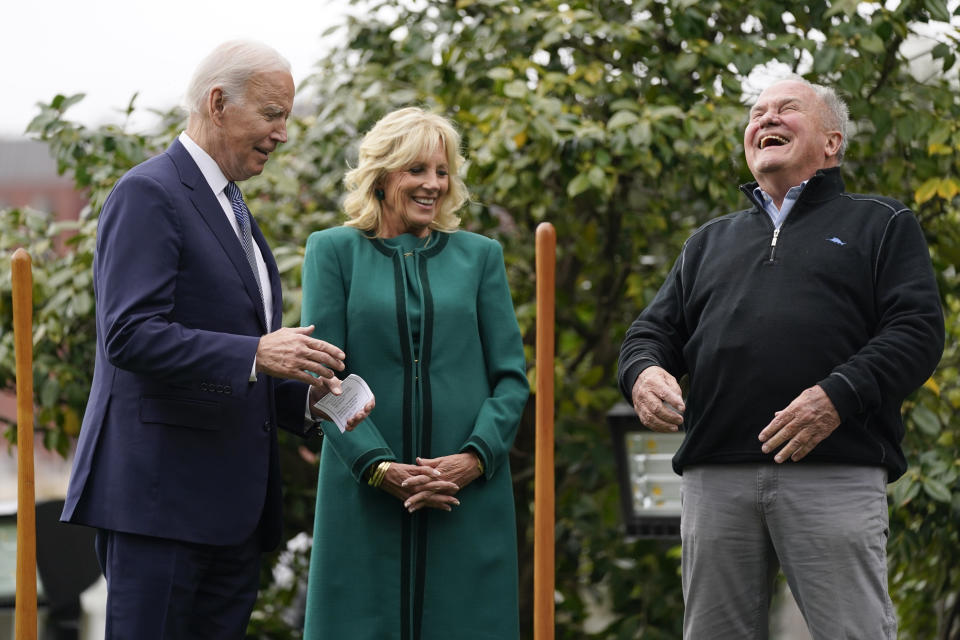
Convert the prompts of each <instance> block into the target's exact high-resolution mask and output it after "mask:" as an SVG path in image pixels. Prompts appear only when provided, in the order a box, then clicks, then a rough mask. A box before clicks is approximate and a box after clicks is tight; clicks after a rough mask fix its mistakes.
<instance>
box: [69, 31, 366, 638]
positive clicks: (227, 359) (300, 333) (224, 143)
mask: <svg viewBox="0 0 960 640" xmlns="http://www.w3.org/2000/svg"><path fill="white" fill-rule="evenodd" d="M293 95H294V85H293V79H292V77H291V74H290V65H289V63H288V62H287V61H286V60H285V59H284V58H282V57H281V56H280V55H279V54H278V53H277V52H276V51H274V50H273V49H272V48H270V47H267V46H265V45H262V44H259V43H255V42H246V41H238V42H228V43H225V44H223V45H221V46H220V47H218V48H217V49H215V50H214V51H213V52H212V53H211V54H210V55H209V56H208V57H207V58H206V59H205V60H204V61H203V62H202V63H201V64H200V66H199V67H198V69H197V71H196V73H195V75H194V77H193V80H192V81H191V83H190V87H189V89H188V94H187V100H188V103H189V107H190V118H189V121H188V124H187V130H186V132H184V133H182V134H181V135H180V137H179V138H178V139H177V140H176V141H174V142H173V144H172V145H170V147H169V148H168V149H167V150H166V152H164V153H162V154H160V155H158V156H157V157H155V158H152V159H150V160H148V161H146V162H144V163H143V164H141V165H139V166H137V167H135V168H134V169H132V170H131V171H129V172H128V173H127V174H126V175H125V176H124V177H123V178H122V179H121V180H120V181H119V182H118V183H117V185H116V187H115V188H114V190H113V192H112V193H111V194H110V196H109V197H108V198H107V200H106V202H105V203H104V206H103V212H102V213H101V216H100V223H99V230H98V237H97V251H96V257H95V259H94V265H93V272H94V290H95V293H96V300H97V314H96V317H97V358H96V365H95V369H94V379H93V386H92V388H91V391H90V399H89V403H88V405H87V411H86V414H85V416H84V420H83V427H82V430H81V433H80V440H79V443H78V446H77V453H76V458H75V460H74V467H73V472H72V474H71V478H70V486H69V489H68V495H67V499H66V505H65V507H64V512H63V516H62V519H63V520H64V521H67V522H73V523H79V524H84V525H88V526H91V527H96V528H97V529H98V533H97V552H98V555H99V558H100V563H101V567H102V568H103V570H104V574H105V575H106V578H107V589H108V598H107V620H106V630H107V632H106V635H107V637H108V638H125V639H126V638H136V639H137V640H144V639H147V638H178V639H179V638H203V639H205V640H211V639H214V638H242V637H244V634H245V630H246V625H247V622H248V620H249V616H250V612H251V610H252V608H253V604H254V601H255V599H256V594H257V584H258V576H259V566H260V562H259V561H260V554H261V552H262V551H264V550H269V549H272V548H274V547H275V546H276V545H277V544H278V543H279V541H280V535H281V534H280V523H281V514H280V505H281V490H280V471H279V468H278V455H277V435H276V430H277V427H282V428H285V429H288V430H292V431H294V432H297V433H300V434H306V433H307V432H308V431H309V430H310V429H312V427H313V420H312V415H311V410H310V406H311V404H312V402H314V401H315V400H316V399H317V398H319V397H321V396H322V395H323V394H325V393H328V392H334V393H339V392H340V383H339V380H338V379H337V378H336V377H335V375H334V372H335V371H340V370H342V369H343V366H344V365H343V360H344V357H345V354H344V353H343V352H342V351H341V350H340V349H339V348H337V347H336V346H334V345H330V344H327V343H326V342H323V341H321V340H317V339H315V338H312V337H311V335H310V334H311V333H312V331H313V327H305V328H280V323H281V305H282V302H281V293H280V286H281V285H280V277H279V273H278V271H277V265H276V263H275V261H274V259H273V255H272V254H271V252H270V248H269V247H268V246H267V244H266V242H265V240H264V238H263V235H262V234H261V233H260V230H259V228H258V227H257V225H256V222H255V221H254V220H253V219H252V217H251V216H250V214H249V210H248V209H247V207H246V204H245V203H244V201H243V196H242V195H241V193H240V191H239V188H238V187H237V185H236V183H238V182H242V181H243V180H246V179H247V178H249V177H251V176H254V175H257V174H259V173H260V172H261V171H263V167H264V165H265V164H266V162H267V159H268V157H269V155H270V154H271V153H272V152H273V151H275V150H276V148H277V146H278V145H280V144H281V143H283V142H285V141H286V139H287V132H286V120H287V117H288V116H289V115H290V110H291V108H292V106H293ZM371 409H372V402H371V403H370V404H368V405H367V406H366V407H364V409H363V410H361V411H360V412H358V413H357V414H356V415H355V416H354V417H353V418H352V419H351V420H350V425H351V426H353V425H355V424H356V423H357V422H359V421H360V420H362V419H363V418H364V417H366V415H367V414H368V413H369V411H370V410H371Z"/></svg>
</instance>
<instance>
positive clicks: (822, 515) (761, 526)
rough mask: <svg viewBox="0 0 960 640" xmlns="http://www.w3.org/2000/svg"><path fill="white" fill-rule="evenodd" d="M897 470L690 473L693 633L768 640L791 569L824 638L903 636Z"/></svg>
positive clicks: (687, 573)
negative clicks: (891, 500) (893, 537)
mask: <svg viewBox="0 0 960 640" xmlns="http://www.w3.org/2000/svg"><path fill="white" fill-rule="evenodd" d="M886 481H887V472H886V470H885V469H881V468H877V467H857V466H844V465H831V464H805V463H799V464H797V463H793V462H787V463H784V464H782V465H773V464H730V465H704V466H694V467H689V468H687V469H684V472H683V489H682V498H683V511H682V515H681V538H682V542H683V599H684V605H685V611H684V618H683V637H684V640H765V639H766V638H768V637H769V609H770V600H771V597H772V594H773V588H774V579H775V578H776V575H777V571H778V570H779V569H780V568H781V567H782V569H783V573H784V575H785V576H786V578H787V583H788V584H789V585H790V590H791V591H792V592H793V595H794V598H795V599H796V601H797V604H798V605H799V607H800V611H801V612H802V613H803V617H804V619H805V620H806V622H807V627H808V629H809V630H810V633H811V635H812V636H813V638H814V639H815V640H843V639H853V638H857V639H862V640H895V639H896V636H897V621H896V617H895V615H894V612H893V605H892V603H891V602H890V596H889V595H888V593H887V556H886V542H887V534H888V530H887V527H888V523H887V498H886Z"/></svg>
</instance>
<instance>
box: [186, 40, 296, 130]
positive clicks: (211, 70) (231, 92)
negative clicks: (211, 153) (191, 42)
mask: <svg viewBox="0 0 960 640" xmlns="http://www.w3.org/2000/svg"><path fill="white" fill-rule="evenodd" d="M270 71H286V72H288V73H289V71H290V63H289V62H288V61H287V59H286V58H284V57H283V56H281V55H280V54H279V53H278V52H277V50H276V49H274V48H273V47H270V46H268V45H265V44H263V43H261V42H256V41H254V40H231V41H229V42H224V43H223V44H221V45H220V46H218V47H217V48H216V49H214V50H213V51H212V52H210V54H209V55H207V57H206V58H204V59H203V60H202V61H201V62H200V64H199V65H198V66H197V70H196V71H194V73H193V78H191V79H190V84H189V85H188V86H187V95H186V99H185V100H186V103H187V104H186V106H187V108H188V109H189V110H190V113H191V115H193V114H196V115H199V116H203V117H206V116H208V115H210V114H209V113H208V112H207V111H208V107H207V98H208V97H209V96H210V92H211V91H213V89H214V88H216V87H219V88H220V90H221V91H222V92H223V98H224V100H225V101H227V102H229V101H231V100H238V101H242V100H243V97H244V95H246V90H247V82H248V81H249V80H250V77H251V76H253V75H255V74H258V73H266V72H270Z"/></svg>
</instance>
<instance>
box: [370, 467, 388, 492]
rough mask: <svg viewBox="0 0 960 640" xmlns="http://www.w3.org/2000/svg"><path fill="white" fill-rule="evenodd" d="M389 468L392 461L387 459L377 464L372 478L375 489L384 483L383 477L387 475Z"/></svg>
mask: <svg viewBox="0 0 960 640" xmlns="http://www.w3.org/2000/svg"><path fill="white" fill-rule="evenodd" d="M389 468H390V462H389V461H386V460H385V461H383V462H381V463H380V464H379V465H377V470H376V471H375V472H374V473H373V477H372V478H370V486H371V487H373V488H374V489H376V488H379V487H380V485H381V484H382V483H383V478H384V476H386V475H387V469H389Z"/></svg>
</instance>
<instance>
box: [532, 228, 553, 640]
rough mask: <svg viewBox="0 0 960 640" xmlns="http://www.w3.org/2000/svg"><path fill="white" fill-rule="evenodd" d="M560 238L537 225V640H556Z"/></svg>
mask: <svg viewBox="0 0 960 640" xmlns="http://www.w3.org/2000/svg"><path fill="white" fill-rule="evenodd" d="M556 247H557V233H556V231H555V230H554V228H553V225H552V224H550V223H549V222H543V223H541V224H540V225H539V226H537V236H536V254H537V258H536V260H537V397H536V410H537V417H536V427H537V435H536V454H535V460H534V465H535V471H536V473H535V486H534V505H535V506H534V515H533V532H534V533H533V638H534V640H553V638H554V588H555V575H554V571H555V568H554V564H555V563H554V527H555V524H554V523H555V520H556V515H555V499H554V469H553V355H554V344H553V343H554V331H553V328H554V315H555V313H554V307H555V300H554V297H555V288H556V285H555V279H556V262H557V256H556V253H557V252H556Z"/></svg>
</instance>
